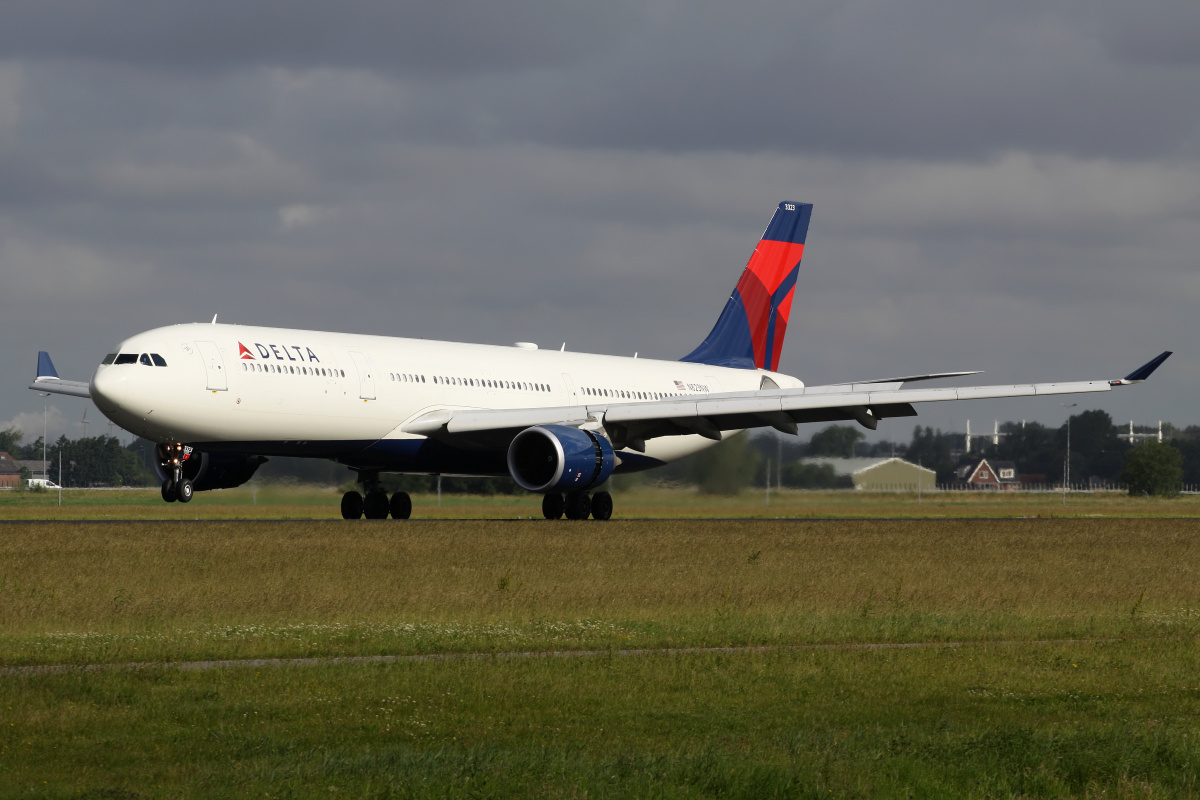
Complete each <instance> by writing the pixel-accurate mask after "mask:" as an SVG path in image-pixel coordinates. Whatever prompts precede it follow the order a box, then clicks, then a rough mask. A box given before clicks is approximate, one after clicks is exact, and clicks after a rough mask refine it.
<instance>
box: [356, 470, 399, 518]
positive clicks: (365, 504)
mask: <svg viewBox="0 0 1200 800" xmlns="http://www.w3.org/2000/svg"><path fill="white" fill-rule="evenodd" d="M358 482H359V483H361V484H362V487H363V491H364V492H366V496H365V497H364V496H363V495H361V494H359V493H358V492H356V491H349V492H346V493H345V494H344V495H342V519H362V518H363V517H366V518H367V519H387V518H388V516H389V515H391V517H392V519H408V518H409V517H410V516H412V498H410V497H409V496H408V493H407V492H396V493H395V494H393V495H392V496H391V498H390V499H389V498H388V494H387V492H386V491H384V489H383V487H382V486H381V485H380V483H379V473H378V472H360V473H358Z"/></svg>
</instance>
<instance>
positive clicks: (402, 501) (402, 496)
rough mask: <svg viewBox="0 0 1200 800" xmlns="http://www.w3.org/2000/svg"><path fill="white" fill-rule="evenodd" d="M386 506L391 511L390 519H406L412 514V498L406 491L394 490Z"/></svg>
mask: <svg viewBox="0 0 1200 800" xmlns="http://www.w3.org/2000/svg"><path fill="white" fill-rule="evenodd" d="M388 507H389V508H390V510H391V512H392V519H408V518H409V517H411V516H412V498H411V497H409V496H408V492H396V493H395V494H394V495H392V499H391V501H389V502H388Z"/></svg>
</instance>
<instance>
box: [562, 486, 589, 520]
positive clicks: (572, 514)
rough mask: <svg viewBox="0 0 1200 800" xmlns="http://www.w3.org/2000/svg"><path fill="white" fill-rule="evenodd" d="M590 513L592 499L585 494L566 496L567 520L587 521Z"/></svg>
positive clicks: (577, 493)
mask: <svg viewBox="0 0 1200 800" xmlns="http://www.w3.org/2000/svg"><path fill="white" fill-rule="evenodd" d="M591 513H592V498H591V497H590V496H588V493H587V492H571V493H570V494H568V495H567V519H587V518H588V516H590V515H591Z"/></svg>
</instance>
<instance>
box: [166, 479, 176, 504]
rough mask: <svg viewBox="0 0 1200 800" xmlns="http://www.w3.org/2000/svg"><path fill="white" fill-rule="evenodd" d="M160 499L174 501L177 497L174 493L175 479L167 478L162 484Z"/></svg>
mask: <svg viewBox="0 0 1200 800" xmlns="http://www.w3.org/2000/svg"><path fill="white" fill-rule="evenodd" d="M162 499H163V500H165V501H167V502H168V503H174V502H175V501H176V500H178V499H179V495H177V494H176V493H175V481H173V480H171V479H170V478H167V479H166V480H165V481H163V485H162Z"/></svg>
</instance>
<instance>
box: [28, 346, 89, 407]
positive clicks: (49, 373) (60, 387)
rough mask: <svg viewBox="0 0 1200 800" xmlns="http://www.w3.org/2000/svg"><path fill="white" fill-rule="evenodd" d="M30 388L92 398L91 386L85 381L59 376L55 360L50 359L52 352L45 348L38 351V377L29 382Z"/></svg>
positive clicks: (48, 392)
mask: <svg viewBox="0 0 1200 800" xmlns="http://www.w3.org/2000/svg"><path fill="white" fill-rule="evenodd" d="M29 388H30V389H33V390H34V391H35V392H45V393H47V394H66V395H70V396H71V397H87V398H91V396H92V392H91V388H90V386H89V385H88V384H87V383H84V382H83V381H64V380H63V379H62V378H60V377H58V370H56V369H55V368H54V362H53V361H51V360H50V354H49V353H47V352H46V351H45V350H39V351H38V369H37V377H36V378H35V379H34V381H33V383H31V384H29Z"/></svg>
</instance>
